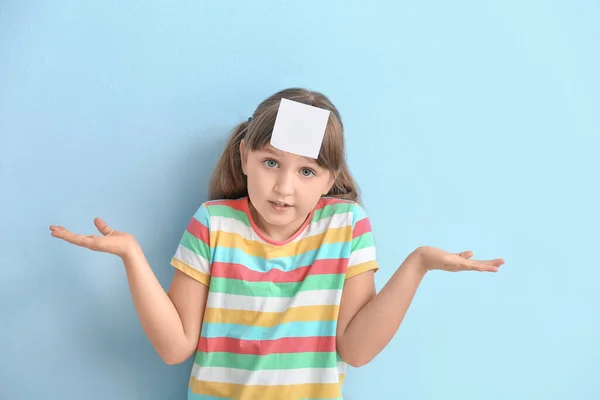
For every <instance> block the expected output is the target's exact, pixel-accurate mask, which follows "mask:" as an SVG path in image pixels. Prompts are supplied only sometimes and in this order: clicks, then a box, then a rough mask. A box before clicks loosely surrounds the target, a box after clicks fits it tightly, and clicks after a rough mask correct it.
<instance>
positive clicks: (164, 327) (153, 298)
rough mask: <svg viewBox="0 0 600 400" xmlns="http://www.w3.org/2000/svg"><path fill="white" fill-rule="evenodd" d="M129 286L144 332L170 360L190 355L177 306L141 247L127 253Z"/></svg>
mask: <svg viewBox="0 0 600 400" xmlns="http://www.w3.org/2000/svg"><path fill="white" fill-rule="evenodd" d="M123 264H124V265H125V271H126V273H127V280H128V282H129V289H130V291H131V297H132V299H133V304H134V306H135V309H136V312H137V315H138V318H139V320H140V322H141V325H142V328H143V329H144V332H145V333H146V335H147V336H148V339H149V340H150V342H151V343H152V346H153V347H154V349H155V350H156V352H157V353H158V355H159V356H160V357H161V358H162V359H163V361H165V362H166V363H168V364H174V363H178V362H181V360H182V358H185V357H187V355H188V354H187V348H186V346H187V342H188V341H187V339H186V336H185V332H184V329H183V325H182V322H181V318H180V316H179V314H178V312H177V309H176V308H175V306H174V305H173V302H172V301H171V299H170V297H169V296H168V294H167V293H166V292H165V290H164V289H163V287H162V285H161V284H160V282H159V281H158V279H157V278H156V275H155V274H154V272H153V271H152V268H150V265H149V264H148V261H147V260H146V257H145V256H144V253H143V252H142V250H141V249H139V248H136V249H134V250H133V251H131V252H130V254H128V255H127V256H125V257H123Z"/></svg>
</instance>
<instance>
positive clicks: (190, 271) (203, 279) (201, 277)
mask: <svg viewBox="0 0 600 400" xmlns="http://www.w3.org/2000/svg"><path fill="white" fill-rule="evenodd" d="M171 265H172V266H174V267H175V268H177V269H178V270H180V271H181V272H183V273H184V274H186V275H189V276H191V277H192V278H194V279H195V280H197V281H198V282H200V283H202V284H203V285H206V286H210V276H208V275H206V274H205V273H203V272H200V271H198V270H197V269H195V268H192V267H190V266H189V265H187V264H184V263H183V262H181V261H179V260H177V259H176V258H173V259H172V260H171Z"/></svg>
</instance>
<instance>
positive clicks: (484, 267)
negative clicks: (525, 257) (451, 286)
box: [416, 246, 504, 272]
mask: <svg viewBox="0 0 600 400" xmlns="http://www.w3.org/2000/svg"><path fill="white" fill-rule="evenodd" d="M416 253H417V254H418V256H419V258H420V259H421V261H422V265H423V267H424V268H425V271H429V270H432V269H438V270H442V271H450V272H458V271H481V272H486V271H487V272H498V269H499V268H500V266H501V265H502V264H504V259H502V258H496V259H494V260H471V257H473V252H472V251H463V252H462V253H448V252H446V251H444V250H441V249H438V248H435V247H429V246H423V247H419V248H418V249H417V250H416Z"/></svg>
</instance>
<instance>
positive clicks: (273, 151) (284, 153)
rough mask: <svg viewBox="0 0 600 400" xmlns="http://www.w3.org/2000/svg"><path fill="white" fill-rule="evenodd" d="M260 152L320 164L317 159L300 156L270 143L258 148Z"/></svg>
mask: <svg viewBox="0 0 600 400" xmlns="http://www.w3.org/2000/svg"><path fill="white" fill-rule="evenodd" d="M258 152H261V153H266V154H270V155H272V156H274V157H278V158H288V159H296V160H298V161H301V162H305V163H311V164H314V165H318V163H317V160H315V159H314V158H310V157H304V156H299V155H297V154H293V153H288V152H287V151H281V150H279V149H276V148H275V147H273V146H271V145H270V144H267V145H265V146H264V147H263V148H262V149H260V150H258Z"/></svg>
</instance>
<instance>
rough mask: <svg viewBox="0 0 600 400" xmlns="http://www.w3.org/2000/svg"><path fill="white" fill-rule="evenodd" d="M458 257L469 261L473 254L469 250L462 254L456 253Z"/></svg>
mask: <svg viewBox="0 0 600 400" xmlns="http://www.w3.org/2000/svg"><path fill="white" fill-rule="evenodd" d="M458 255H459V256H461V257H462V258H466V259H469V258H471V257H473V252H472V251H471V250H467V251H463V252H462V253H458Z"/></svg>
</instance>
